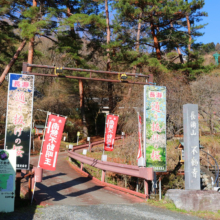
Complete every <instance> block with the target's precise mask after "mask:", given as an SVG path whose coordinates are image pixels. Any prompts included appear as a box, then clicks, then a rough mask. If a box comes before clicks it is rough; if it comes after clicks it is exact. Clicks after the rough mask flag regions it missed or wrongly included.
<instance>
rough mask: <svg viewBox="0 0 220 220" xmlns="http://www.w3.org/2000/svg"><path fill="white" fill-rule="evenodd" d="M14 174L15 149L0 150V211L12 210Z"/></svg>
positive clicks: (13, 202)
mask: <svg viewBox="0 0 220 220" xmlns="http://www.w3.org/2000/svg"><path fill="white" fill-rule="evenodd" d="M15 175H16V151H15V150H0V212H13V211H14V204H15ZM6 218H7V217H6Z"/></svg>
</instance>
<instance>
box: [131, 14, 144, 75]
mask: <svg viewBox="0 0 220 220" xmlns="http://www.w3.org/2000/svg"><path fill="white" fill-rule="evenodd" d="M141 17H142V13H141V14H140V19H139V22H138V30H137V38H136V51H137V52H138V51H139V47H140V35H141ZM136 71H137V65H135V66H134V67H133V73H136Z"/></svg>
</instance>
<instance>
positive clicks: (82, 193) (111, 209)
mask: <svg viewBox="0 0 220 220" xmlns="http://www.w3.org/2000/svg"><path fill="white" fill-rule="evenodd" d="M37 161H38V157H32V158H31V163H32V164H34V165H37ZM25 184H27V183H23V186H25ZM35 198H36V201H37V203H38V204H41V205H46V206H45V207H44V208H37V211H36V212H34V213H32V214H31V213H30V214H29V215H28V214H27V213H26V216H23V217H21V215H22V214H21V215H20V214H19V215H17V217H18V218H17V217H16V216H14V217H13V218H9V219H22V220H23V219H56V220H58V219H60V220H63V219H74V220H78V219H79V220H84V219H89V220H90V219H91V220H93V219H94V220H95V219H96V220H99V219H100V220H103V219H105V220H108V219H109V220H110V219H111V220H112V219H114V220H130V219H131V220H133V219H137V220H139V219H150V220H155V219H159V220H165V219H167V220H177V219H180V220H194V219H195V220H198V219H200V218H197V217H192V216H188V215H184V214H179V213H175V212H171V211H169V210H166V209H161V208H157V207H153V206H149V205H147V204H146V203H145V202H144V201H143V200H142V199H139V198H137V197H135V196H131V195H128V194H125V193H122V192H119V191H116V190H113V189H111V188H109V187H103V186H101V185H97V183H96V182H94V181H92V180H91V179H89V178H87V177H83V176H81V175H80V174H79V173H77V172H76V171H75V170H74V169H72V168H71V167H70V166H69V164H68V162H67V153H66V152H64V153H59V156H58V162H57V169H56V171H46V170H44V173H43V181H42V182H41V183H37V184H36V190H35ZM47 204H48V205H47Z"/></svg>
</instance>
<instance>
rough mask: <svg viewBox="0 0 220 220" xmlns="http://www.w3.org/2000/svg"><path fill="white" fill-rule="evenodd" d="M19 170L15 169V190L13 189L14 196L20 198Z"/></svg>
mask: <svg viewBox="0 0 220 220" xmlns="http://www.w3.org/2000/svg"><path fill="white" fill-rule="evenodd" d="M21 179H22V177H21V170H17V173H16V191H15V198H16V199H21V196H20V192H21Z"/></svg>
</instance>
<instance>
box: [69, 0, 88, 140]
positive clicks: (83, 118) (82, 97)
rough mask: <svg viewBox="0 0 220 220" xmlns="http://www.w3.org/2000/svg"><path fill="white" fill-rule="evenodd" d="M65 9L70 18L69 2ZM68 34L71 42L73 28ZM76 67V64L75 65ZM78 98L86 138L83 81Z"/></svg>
mask: <svg viewBox="0 0 220 220" xmlns="http://www.w3.org/2000/svg"><path fill="white" fill-rule="evenodd" d="M66 7H67V16H68V17H70V16H71V15H72V13H71V10H70V4H69V1H67V4H66ZM70 34H71V37H72V38H73V40H75V39H74V38H75V37H76V33H75V30H74V27H71V29H70ZM76 65H77V64H76ZM79 98H80V104H79V105H80V111H81V120H82V125H83V136H84V137H87V136H88V128H87V126H86V115H85V106H84V89H83V81H82V80H79Z"/></svg>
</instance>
